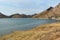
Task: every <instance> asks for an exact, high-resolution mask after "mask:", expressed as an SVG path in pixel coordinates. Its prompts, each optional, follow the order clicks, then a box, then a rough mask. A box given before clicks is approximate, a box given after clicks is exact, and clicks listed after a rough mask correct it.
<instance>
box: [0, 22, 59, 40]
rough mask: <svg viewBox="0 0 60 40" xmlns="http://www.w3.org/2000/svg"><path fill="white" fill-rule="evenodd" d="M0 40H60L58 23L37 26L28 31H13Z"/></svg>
mask: <svg viewBox="0 0 60 40" xmlns="http://www.w3.org/2000/svg"><path fill="white" fill-rule="evenodd" d="M0 40H60V23H52V24H45V25H41V26H40V25H39V26H37V27H36V28H33V29H31V30H29V31H15V32H13V33H11V34H9V35H5V36H3V37H1V38H0Z"/></svg>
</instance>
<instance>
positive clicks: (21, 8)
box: [0, 0, 60, 15]
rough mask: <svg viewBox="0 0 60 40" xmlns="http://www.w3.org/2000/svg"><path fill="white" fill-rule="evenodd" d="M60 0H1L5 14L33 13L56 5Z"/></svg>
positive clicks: (1, 6)
mask: <svg viewBox="0 0 60 40" xmlns="http://www.w3.org/2000/svg"><path fill="white" fill-rule="evenodd" d="M58 3H60V0H0V12H2V13H3V14H5V15H12V14H15V13H20V14H27V15H32V14H34V13H40V12H42V11H43V10H46V9H47V8H49V7H50V6H53V7H54V6H56V5H57V4H58Z"/></svg>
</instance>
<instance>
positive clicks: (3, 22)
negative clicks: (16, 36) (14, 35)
mask: <svg viewBox="0 0 60 40" xmlns="http://www.w3.org/2000/svg"><path fill="white" fill-rule="evenodd" d="M53 22H56V20H51V19H35V18H34V19H32V18H1V19H0V35H4V34H8V33H11V32H12V31H15V30H29V29H32V28H33V27H36V26H37V25H41V24H46V23H53Z"/></svg>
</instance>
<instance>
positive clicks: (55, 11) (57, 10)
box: [32, 3, 60, 19]
mask: <svg viewBox="0 0 60 40" xmlns="http://www.w3.org/2000/svg"><path fill="white" fill-rule="evenodd" d="M59 17H60V3H59V4H58V5H57V6H56V7H50V8H48V9H47V10H45V11H43V12H41V13H39V14H37V15H34V16H33V17H32V18H45V19H53V18H59Z"/></svg>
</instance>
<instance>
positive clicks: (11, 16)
mask: <svg viewBox="0 0 60 40" xmlns="http://www.w3.org/2000/svg"><path fill="white" fill-rule="evenodd" d="M9 18H32V15H25V14H19V13H16V14H13V15H10V16H9Z"/></svg>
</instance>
